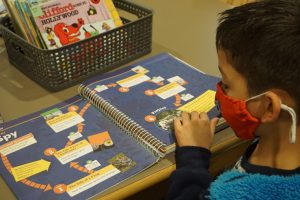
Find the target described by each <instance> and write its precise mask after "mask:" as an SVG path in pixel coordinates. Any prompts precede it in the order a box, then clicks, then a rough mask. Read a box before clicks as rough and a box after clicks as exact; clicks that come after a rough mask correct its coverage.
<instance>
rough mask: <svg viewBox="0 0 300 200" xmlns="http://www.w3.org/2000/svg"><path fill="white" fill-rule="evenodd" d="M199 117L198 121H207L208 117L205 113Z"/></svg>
mask: <svg viewBox="0 0 300 200" xmlns="http://www.w3.org/2000/svg"><path fill="white" fill-rule="evenodd" d="M199 116H200V119H203V120H209V118H208V115H207V114H206V113H205V112H202V113H200V114H199Z"/></svg>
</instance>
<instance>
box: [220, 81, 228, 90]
mask: <svg viewBox="0 0 300 200" xmlns="http://www.w3.org/2000/svg"><path fill="white" fill-rule="evenodd" d="M221 87H222V89H223V90H224V91H226V90H228V85H226V84H224V83H223V82H222V84H221Z"/></svg>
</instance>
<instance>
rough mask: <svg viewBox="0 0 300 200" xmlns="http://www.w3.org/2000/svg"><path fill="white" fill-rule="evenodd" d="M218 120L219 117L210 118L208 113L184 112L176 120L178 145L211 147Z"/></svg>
mask: <svg viewBox="0 0 300 200" xmlns="http://www.w3.org/2000/svg"><path fill="white" fill-rule="evenodd" d="M218 120H219V119H218V118H213V119H212V120H209V118H208V116H207V114H206V113H200V114H199V113H198V112H196V111H193V112H192V113H191V114H189V113H187V112H182V115H181V118H175V120H174V127H175V135H176V139H177V144H178V146H197V147H203V148H206V149H209V148H210V146H211V144H212V141H213V138H214V132H215V127H216V125H217V123H218Z"/></svg>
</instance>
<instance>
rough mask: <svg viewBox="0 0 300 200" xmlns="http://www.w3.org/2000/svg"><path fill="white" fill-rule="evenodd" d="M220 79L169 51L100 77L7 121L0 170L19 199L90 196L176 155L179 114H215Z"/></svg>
mask: <svg viewBox="0 0 300 200" xmlns="http://www.w3.org/2000/svg"><path fill="white" fill-rule="evenodd" d="M219 80H220V79H219V78H217V77H213V76H209V75H207V74H204V73H202V72H200V71H199V70H197V69H196V68H194V67H192V66H190V65H188V64H186V63H185V62H183V61H181V60H179V59H178V58H176V57H174V56H172V55H170V54H167V53H163V54H159V55H156V56H154V57H151V58H149V59H146V60H143V61H141V62H139V63H136V64H133V65H131V66H128V67H125V68H122V69H119V70H117V71H114V72H109V73H106V74H103V75H100V76H97V77H95V78H93V79H91V80H89V81H87V82H84V83H83V84H81V85H80V86H79V95H77V96H75V97H72V98H70V99H68V100H66V101H64V102H62V103H59V104H57V105H54V106H51V107H49V108H47V109H44V110H42V111H39V112H36V113H33V114H30V115H28V116H24V117H21V118H19V119H17V120H13V121H11V122H7V123H5V124H4V130H3V133H1V134H0V154H1V160H0V173H1V175H2V177H3V178H4V179H5V181H6V183H7V184H8V185H9V187H10V188H11V190H12V191H13V192H14V194H15V195H16V197H17V198H18V199H24V200H32V199H45V200H46V199H51V200H52V199H64V200H65V199H88V198H90V197H93V196H95V195H97V194H99V193H101V192H103V191H104V190H106V189H108V188H110V187H111V186H114V185H116V184H118V183H120V182H122V181H123V180H125V179H127V178H129V177H131V176H134V175H136V174H137V173H139V172H141V171H143V170H144V169H146V168H148V167H150V166H151V165H153V164H154V163H156V162H157V161H158V160H159V159H160V158H161V157H164V156H165V155H166V154H167V153H169V152H171V151H173V150H174V149H175V136H174V131H173V119H174V117H175V116H179V115H180V113H181V111H188V112H190V111H192V110H197V111H199V112H208V113H209V116H210V117H214V116H217V115H218V114H219V113H218V111H217V109H216V107H215V104H214V95H215V86H216V83H217V82H218V81H219ZM222 126H223V125H222V124H221V125H220V126H219V127H222Z"/></svg>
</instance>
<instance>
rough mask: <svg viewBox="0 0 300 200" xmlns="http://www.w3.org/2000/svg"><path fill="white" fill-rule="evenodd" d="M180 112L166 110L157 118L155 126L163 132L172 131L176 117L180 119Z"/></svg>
mask: <svg viewBox="0 0 300 200" xmlns="http://www.w3.org/2000/svg"><path fill="white" fill-rule="evenodd" d="M181 113H182V111H180V110H165V111H163V112H161V113H159V114H158V115H157V116H156V122H155V124H156V125H157V126H158V127H159V128H161V129H163V130H166V131H167V130H172V129H173V127H174V125H173V123H174V119H175V117H180V116H181Z"/></svg>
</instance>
